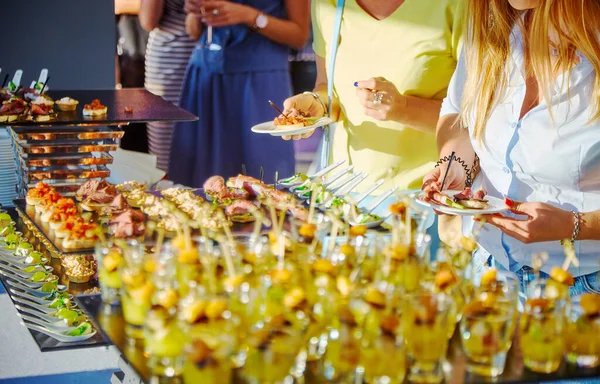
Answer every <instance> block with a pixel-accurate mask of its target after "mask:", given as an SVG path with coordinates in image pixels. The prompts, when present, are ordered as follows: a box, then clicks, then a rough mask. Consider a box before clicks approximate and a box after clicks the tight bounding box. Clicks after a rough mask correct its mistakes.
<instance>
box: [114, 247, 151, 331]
mask: <svg viewBox="0 0 600 384" xmlns="http://www.w3.org/2000/svg"><path fill="white" fill-rule="evenodd" d="M123 259H124V263H123V265H122V266H121V267H120V275H121V283H122V284H121V305H122V307H123V317H124V318H125V333H126V334H127V336H128V337H129V340H130V341H135V340H136V339H137V340H141V339H143V337H144V334H143V329H142V328H143V325H144V320H145V318H146V314H147V313H148V310H149V309H150V307H151V305H152V302H151V299H152V294H153V292H154V287H153V286H152V284H151V282H150V280H149V278H148V272H152V269H153V262H152V261H151V260H150V259H149V258H147V257H145V253H144V244H143V243H140V242H138V241H136V240H131V241H128V242H127V243H126V244H124V245H123Z"/></svg>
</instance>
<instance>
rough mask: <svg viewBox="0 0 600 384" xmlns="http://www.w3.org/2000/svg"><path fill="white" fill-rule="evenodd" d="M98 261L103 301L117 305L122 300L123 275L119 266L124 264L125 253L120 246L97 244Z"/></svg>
mask: <svg viewBox="0 0 600 384" xmlns="http://www.w3.org/2000/svg"><path fill="white" fill-rule="evenodd" d="M95 255H96V261H97V263H98V281H99V284H100V295H101V297H102V302H104V303H106V304H111V305H116V304H119V303H120V302H121V293H120V290H121V276H120V275H119V267H120V266H121V265H122V264H123V262H124V260H123V255H122V254H121V250H120V249H119V248H118V247H115V246H113V245H112V244H108V245H107V246H104V245H102V244H100V243H99V244H97V245H96V249H95Z"/></svg>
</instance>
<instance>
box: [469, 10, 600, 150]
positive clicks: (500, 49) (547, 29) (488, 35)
mask: <svg viewBox="0 0 600 384" xmlns="http://www.w3.org/2000/svg"><path fill="white" fill-rule="evenodd" d="M467 4H468V6H467V20H468V21H467V25H468V28H467V30H468V32H467V37H466V45H465V52H466V73H467V80H466V83H465V90H464V93H463V100H462V108H461V121H462V123H463V124H464V126H468V122H469V121H470V122H471V124H472V125H473V126H472V127H471V128H473V132H474V136H475V138H476V139H478V140H480V141H481V140H483V136H484V130H485V126H486V123H487V121H488V119H489V118H490V115H491V114H492V112H493V111H494V109H495V107H496V106H497V105H498V103H499V102H500V101H501V100H502V98H504V97H505V96H506V92H507V88H508V82H509V68H508V66H507V62H508V61H509V59H510V40H511V35H512V32H513V29H514V28H515V26H520V27H521V31H522V34H523V40H524V46H525V49H526V52H525V55H526V57H527V58H528V59H529V60H528V65H527V67H526V68H525V70H526V71H527V74H528V76H531V75H533V76H534V77H535V78H536V79H537V81H538V86H539V91H540V94H541V95H542V96H543V98H544V101H545V102H546V103H547V105H552V104H551V102H552V94H553V89H554V81H555V80H554V79H555V78H556V75H557V72H558V71H559V70H560V69H565V68H569V67H570V66H571V65H573V64H574V63H576V60H577V55H576V52H577V51H579V52H581V54H582V55H583V56H585V57H586V58H587V59H588V60H589V61H590V62H591V64H592V66H593V68H594V70H595V71H596V76H595V80H594V87H593V96H592V99H591V100H590V101H589V103H590V106H591V108H592V111H593V112H592V118H591V120H592V121H595V120H598V119H600V43H599V42H598V38H600V0H540V5H539V7H537V8H535V9H531V10H529V11H527V15H526V18H525V21H523V19H522V17H521V16H522V12H521V11H518V10H515V9H514V8H513V7H512V6H511V5H510V4H509V2H508V0H468V1H467ZM525 23H526V24H527V27H525ZM551 33H552V34H553V35H554V36H553V40H555V45H556V48H557V50H558V57H557V61H556V63H555V64H553V63H552V57H551V54H550V48H549V45H548V43H549V41H550V34H551ZM568 82H569V79H568V76H567V77H566V81H565V82H563V85H564V84H568ZM549 110H550V113H551V109H549ZM471 119H474V122H473V121H472V120H471Z"/></svg>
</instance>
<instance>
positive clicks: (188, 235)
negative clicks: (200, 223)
mask: <svg viewBox="0 0 600 384" xmlns="http://www.w3.org/2000/svg"><path fill="white" fill-rule="evenodd" d="M183 236H184V238H185V249H191V248H192V234H191V233H190V227H189V225H187V223H185V224H183Z"/></svg>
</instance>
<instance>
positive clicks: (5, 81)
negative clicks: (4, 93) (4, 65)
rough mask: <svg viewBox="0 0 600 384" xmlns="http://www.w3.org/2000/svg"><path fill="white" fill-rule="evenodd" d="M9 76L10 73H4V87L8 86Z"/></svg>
mask: <svg viewBox="0 0 600 384" xmlns="http://www.w3.org/2000/svg"><path fill="white" fill-rule="evenodd" d="M8 76H9V74H8V73H7V74H6V75H4V80H3V81H2V88H4V87H6V83H7V82H8Z"/></svg>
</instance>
